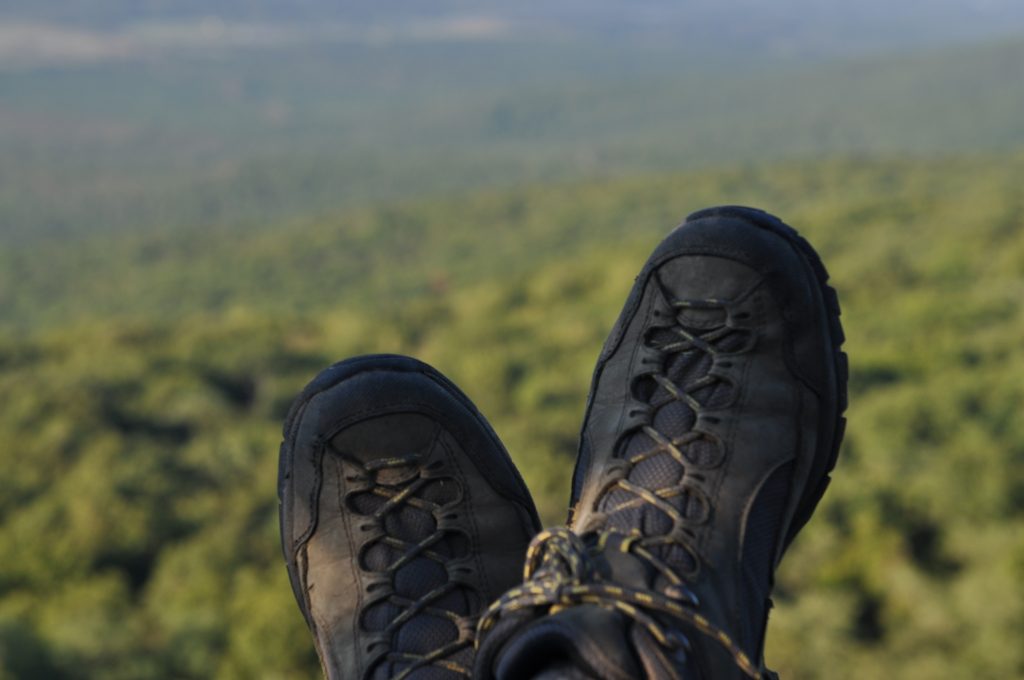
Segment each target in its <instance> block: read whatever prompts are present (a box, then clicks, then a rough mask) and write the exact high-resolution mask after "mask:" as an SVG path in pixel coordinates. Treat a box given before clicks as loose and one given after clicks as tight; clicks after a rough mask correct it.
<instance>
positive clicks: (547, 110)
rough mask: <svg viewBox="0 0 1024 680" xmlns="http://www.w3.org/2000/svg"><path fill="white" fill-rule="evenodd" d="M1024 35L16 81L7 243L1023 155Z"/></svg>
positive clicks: (325, 55) (410, 54)
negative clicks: (871, 163)
mask: <svg viewBox="0 0 1024 680" xmlns="http://www.w3.org/2000/svg"><path fill="white" fill-rule="evenodd" d="M1022 63H1024V42H1022V41H1021V40H1019V39H1018V40H1008V41H1004V42H998V43H992V44H983V45H974V46H966V47H958V48H948V49H945V50H938V51H927V52H918V53H912V54H906V55H900V56H889V57H871V58H860V59H854V60H844V61H840V62H836V63H826V64H809V65H799V64H795V63H789V64H779V63H774V64H765V65H763V66H758V67H751V66H750V65H747V66H744V67H742V68H741V67H739V66H735V65H734V66H729V65H727V64H723V63H717V64H716V63H711V62H707V63H706V62H704V61H701V60H694V59H692V58H690V57H689V56H688V53H687V52H686V50H685V49H683V48H677V47H674V46H671V45H665V44H661V43H657V42H655V43H653V44H651V45H647V46H643V47H635V46H634V47H629V48H626V47H622V46H619V47H616V46H615V45H605V44H602V43H597V42H587V41H584V42H569V43H563V42H558V41H546V42H545V41H540V42H522V41H518V42H517V41H497V42H475V41H467V40H459V41H454V42H444V43H432V42H428V43H409V44H405V43H403V44H382V45H376V46H366V45H347V46H323V45H319V46H307V47H292V48H289V49H282V50H281V51H269V52H268V51H260V50H255V51H242V52H239V53H235V52H230V53H225V54H221V53H206V52H203V51H202V50H199V51H198V52H197V53H196V54H195V55H193V56H191V57H189V58H183V59H153V60H143V61H140V62H131V63H122V62H113V63H98V64H93V65H89V66H81V67H74V68H70V67H61V68H54V69H48V70H30V71H22V72H19V71H16V72H7V73H0V114H2V115H0V238H14V237H15V236H17V237H19V238H31V237H32V236H33V235H43V236H47V235H52V234H55V233H64V234H67V233H72V232H75V231H80V230H83V229H93V228H101V227H103V228H145V227H151V226H154V225H161V224H162V225H176V224H207V225H209V224H217V223H224V222H230V223H236V222H241V221H248V222H259V223H270V222H276V221H279V220H281V219H287V218H288V217H289V216H292V215H308V214H310V213H315V212H328V213H329V212H335V211H337V210H339V209H349V208H350V207H352V206H353V205H357V204H363V205H367V204H372V203H374V202H377V201H390V200H394V199H397V198H412V197H415V196H423V195H427V194H436V193H443V192H449V191H453V190H468V189H473V188H481V187H497V186H510V185H523V184H526V185H529V184H537V183H541V182H545V181H561V180H567V179H573V178H583V177H609V176H624V175H629V174H634V173H636V172H645V171H660V170H679V169H686V168H700V167H721V166H725V165H729V164H733V163H739V162H764V161H771V160H778V159H786V158H796V157H821V156H827V155H829V154H837V153H838V154H847V155H848V154H890V155H891V154H901V153H902V154H913V155H926V154H935V153H947V152H961V151H984V150H997V149H1006V148H1016V147H1020V146H1021V145H1024V118H1022V117H1021V116H1020V115H1019V112H1020V111H1024V79H1022V78H1021V77H1020V65H1021V64H1022Z"/></svg>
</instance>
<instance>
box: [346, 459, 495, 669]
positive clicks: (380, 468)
mask: <svg viewBox="0 0 1024 680" xmlns="http://www.w3.org/2000/svg"><path fill="white" fill-rule="evenodd" d="M422 458H423V457H422V456H421V455H420V454H409V455H406V456H398V457H394V458H387V459H382V460H375V461H371V462H369V463H366V464H364V465H361V464H358V463H357V464H356V467H357V468H359V470H358V472H356V473H355V474H352V475H349V476H348V478H347V479H348V481H350V482H359V481H363V482H369V483H370V484H371V486H370V487H369V488H368V489H366V490H362V491H359V492H358V493H372V494H375V495H377V496H380V497H381V498H383V499H386V500H385V502H384V503H383V504H381V505H380V506H379V507H378V508H376V509H375V510H374V512H373V514H372V515H362V516H365V517H368V518H370V519H372V520H373V525H372V527H371V526H370V525H364V526H363V528H364V529H369V528H377V529H379V531H380V533H381V534H382V536H381V538H380V539H379V540H380V541H381V542H383V543H384V544H385V545H387V546H389V547H391V548H393V549H395V550H396V551H397V552H398V553H399V554H400V555H401V557H399V558H398V559H397V560H395V561H394V562H392V563H390V564H389V565H388V566H387V567H386V568H385V569H384V571H383V573H385V574H386V575H387V577H388V580H389V581H390V582H391V583H392V584H393V583H394V579H395V573H396V572H397V571H398V570H399V569H400V568H402V567H403V566H405V565H406V564H408V563H409V562H411V561H412V560H414V559H416V558H417V557H426V558H428V559H431V560H433V561H435V562H437V563H439V564H442V565H445V564H446V563H447V562H449V561H450V559H451V558H450V556H446V555H442V554H441V553H438V552H436V551H434V550H431V547H432V546H434V545H435V544H436V543H437V542H438V541H441V540H442V539H443V538H444V536H445V532H444V530H443V529H441V528H440V522H437V528H435V530H434V531H433V532H432V533H431V534H429V535H428V536H426V537H424V538H423V539H422V540H420V541H419V542H417V543H409V542H407V541H403V540H401V539H399V538H396V537H394V536H391V535H389V534H387V533H386V531H385V529H384V519H385V517H386V516H387V515H388V514H389V513H391V512H395V511H396V510H397V509H398V508H399V507H400V506H401V505H402V504H408V505H410V506H412V507H414V508H416V509H418V510H421V511H423V512H426V513H430V514H431V515H433V516H434V517H435V518H436V519H437V520H440V519H442V518H443V517H444V515H443V510H444V506H442V505H438V504H436V503H432V502H430V501H428V500H425V499H423V498H420V497H418V496H417V495H416V493H417V492H418V491H420V490H421V489H422V488H423V487H424V486H426V485H427V484H429V483H430V482H431V481H433V480H435V479H437V477H430V476H429V475H428V474H424V473H429V472H431V471H433V470H434V469H436V468H435V467H434V466H433V465H428V466H426V468H423V467H422ZM402 468H405V469H417V468H419V471H420V473H419V475H417V476H416V478H415V479H413V480H412V481H411V482H408V483H406V484H405V485H404V487H403V488H401V489H399V488H398V485H396V484H382V483H379V482H378V481H377V475H378V474H379V473H381V472H384V471H387V470H397V469H402ZM467 587H469V586H467V585H466V584H464V583H461V582H459V581H456V580H453V579H448V580H447V581H446V582H445V583H444V584H443V585H441V586H439V587H437V588H434V589H433V590H430V591H428V592H427V593H424V594H423V595H421V596H420V597H418V598H417V599H415V600H412V599H409V598H405V597H401V596H399V595H397V594H395V593H394V592H392V593H391V594H390V595H389V596H388V597H387V598H386V600H387V601H388V602H390V603H391V604H393V605H395V606H396V607H398V608H399V609H400V610H401V613H400V614H399V615H398V616H397V617H395V618H394V619H393V620H392V621H391V622H390V623H388V625H387V626H386V627H385V628H384V629H383V630H382V631H380V632H381V633H383V635H384V636H385V638H386V640H387V642H380V643H378V644H386V645H388V647H389V649H388V651H387V653H386V654H385V656H384V659H386V660H387V661H390V662H398V663H401V664H408V665H407V666H406V667H405V668H404V669H403V670H402V671H400V672H399V673H398V674H396V675H394V676H393V678H392V680H402V679H403V678H406V677H408V676H409V675H410V674H412V673H413V672H415V671H417V670H419V669H421V668H425V667H427V666H434V667H438V668H444V669H445V670H448V671H451V672H453V673H456V674H458V675H461V676H463V677H466V678H469V677H470V669H469V668H467V667H466V666H464V665H462V664H460V663H457V662H455V661H452V660H451V659H450V658H448V657H450V656H452V655H454V654H456V653H457V652H459V651H461V650H463V649H466V648H469V647H472V646H473V645H474V643H475V632H476V623H477V617H474V616H464V615H460V614H457V613H456V612H454V611H451V610H449V609H444V608H441V607H435V606H432V604H433V603H434V602H436V601H438V600H440V599H441V598H443V597H444V596H445V595H447V594H448V593H450V592H451V591H453V590H455V589H457V588H467ZM378 602H380V600H379V599H375V600H374V601H373V602H372V604H376V603H378ZM420 614H428V615H431V616H435V617H439V618H445V619H448V620H449V621H451V622H452V623H453V624H454V625H455V626H456V628H457V629H458V631H459V635H458V638H457V639H455V640H453V641H452V642H450V643H448V644H446V645H444V646H441V647H438V648H437V649H434V650H432V651H431V652H429V653H427V654H423V655H419V654H412V653H409V652H403V651H400V650H395V649H392V648H391V644H392V643H391V641H392V640H393V639H394V635H395V634H396V632H397V631H398V630H399V629H400V628H401V627H402V626H403V625H405V624H406V623H407V622H409V621H410V620H412V619H413V618H414V617H416V616H418V615H420ZM361 615H362V614H360V616H361Z"/></svg>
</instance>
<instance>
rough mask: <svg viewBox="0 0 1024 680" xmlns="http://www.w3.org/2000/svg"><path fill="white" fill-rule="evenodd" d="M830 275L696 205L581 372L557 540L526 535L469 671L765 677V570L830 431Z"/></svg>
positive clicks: (793, 522) (809, 505)
mask: <svg viewBox="0 0 1024 680" xmlns="http://www.w3.org/2000/svg"><path fill="white" fill-rule="evenodd" d="M827 279H828V275H827V273H826V272H825V269H824V267H823V266H822V264H821V261H820V259H819V258H818V256H817V255H816V254H815V252H814V251H813V249H812V248H811V247H810V245H809V244H808V243H807V242H806V241H805V240H803V239H802V238H800V237H799V236H798V235H797V234H796V232H795V231H793V230H792V229H791V228H790V227H788V226H786V225H785V224H783V223H782V222H781V221H779V220H778V219H776V218H775V217H772V216H771V215H768V214H766V213H764V212H761V211H758V210H753V209H749V208H739V207H723V208H714V209H710V210H705V211H701V212H698V213H695V214H693V215H691V216H690V217H689V218H687V220H686V222H685V223H684V224H683V225H682V226H680V227H679V228H678V229H676V230H675V231H674V232H672V233H671V234H670V235H669V236H668V237H667V238H666V239H665V240H664V241H663V242H662V243H661V244H660V245H659V246H658V248H657V249H656V250H655V251H654V254H653V255H652V256H651V258H650V259H649V260H648V262H647V264H646V265H645V266H644V268H643V270H642V271H641V272H640V275H639V276H638V277H637V280H636V284H635V286H634V287H633V291H632V293H631V294H630V296H629V299H628V300H627V302H626V306H625V309H624V310H623V311H622V314H621V316H620V318H619V320H618V322H617V324H616V325H615V328H614V329H613V330H612V333H611V335H610V337H609V338H608V340H607V341H606V343H605V345H604V348H603V350H602V352H601V356H600V358H599V360H598V363H597V367H596V369H595V372H594V378H593V383H592V386H591V391H590V396H589V398H588V402H587V410H586V415H585V418H584V423H583V430H582V434H581V440H580V452H579V458H578V460H577V464H576V470H575V473H574V475H573V490H572V498H571V508H572V510H571V517H570V524H569V526H570V528H571V529H572V531H571V532H570V531H569V530H568V529H561V530H555V531H552V532H546V533H544V534H542V535H540V536H538V537H537V539H536V540H535V542H534V544H533V545H532V546H531V548H530V551H529V553H528V557H527V569H526V576H527V579H528V580H527V583H526V584H524V586H523V587H521V588H517V589H514V590H513V591H511V592H510V593H507V594H506V595H505V596H503V597H502V598H501V600H499V601H498V602H497V603H496V604H495V605H494V606H493V607H492V608H491V609H490V610H489V611H488V613H487V614H486V615H485V616H484V618H483V619H482V620H481V624H480V629H481V631H482V633H483V634H484V635H485V637H484V639H483V645H482V648H481V650H480V654H479V656H478V658H477V672H478V674H479V676H480V677H498V678H502V679H504V678H513V677H521V678H529V677H534V676H543V673H546V672H548V671H549V668H558V667H563V668H566V667H571V668H573V669H574V670H573V672H574V673H577V675H578V676H579V677H602V678H629V677H644V676H646V677H659V678H660V677H689V678H693V677H702V678H712V679H714V680H719V679H722V678H740V677H744V676H749V677H755V678H757V677H764V676H767V675H769V674H770V672H769V671H767V670H766V669H765V667H764V663H763V660H762V656H763V644H764V632H765V626H766V624H767V615H768V609H769V608H770V600H769V595H770V592H771V588H772V583H773V577H774V571H775V568H776V566H777V565H778V563H779V560H780V559H781V558H782V554H783V552H784V551H785V550H786V548H787V546H788V545H789V544H790V543H791V542H792V540H793V538H794V536H795V535H796V534H797V532H798V531H799V530H800V528H801V527H802V526H803V525H804V524H805V523H806V522H807V520H808V519H809V518H810V516H811V513H812V512H813V511H814V508H815V506H816V505H817V503H818V500H819V499H820V498H821V496H822V494H823V493H824V491H825V487H826V486H827V484H828V482H829V472H830V471H831V470H832V468H833V466H834V465H835V461H836V454H837V452H838V449H839V442H840V440H841V438H842V433H843V427H844V422H845V421H844V419H843V417H842V415H841V414H842V412H843V410H844V409H845V408H846V377H847V368H846V357H845V355H844V354H843V353H842V352H841V351H840V345H841V344H842V342H843V333H842V329H841V327H840V324H839V306H838V302H837V299H836V295H835V292H834V291H833V290H832V289H831V288H829V287H828V285H827V284H826V281H827ZM545 655H546V656H548V657H549V658H550V659H551V662H550V665H549V664H547V662H539V661H538V658H540V657H542V656H545ZM559 665H561V666H559Z"/></svg>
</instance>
